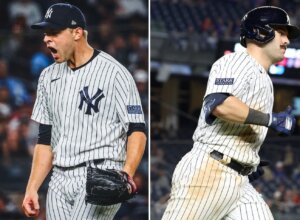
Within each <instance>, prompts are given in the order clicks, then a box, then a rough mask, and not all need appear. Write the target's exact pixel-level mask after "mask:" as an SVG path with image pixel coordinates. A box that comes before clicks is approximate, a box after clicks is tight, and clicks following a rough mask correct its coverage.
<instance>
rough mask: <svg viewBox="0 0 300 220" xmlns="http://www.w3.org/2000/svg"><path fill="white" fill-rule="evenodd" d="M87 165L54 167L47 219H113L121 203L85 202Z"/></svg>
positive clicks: (47, 206) (47, 203) (48, 196)
mask: <svg viewBox="0 0 300 220" xmlns="http://www.w3.org/2000/svg"><path fill="white" fill-rule="evenodd" d="M85 183H86V167H85V166H83V167H79V168H75V169H67V170H63V169H60V168H57V167H54V168H53V174H52V176H51V181H50V183H49V188H48V193H47V200H46V217H47V220H57V219H60V220H77V219H78V220H82V219H86V220H92V219H103V220H104V219H106V220H112V219H113V217H114V216H115V214H116V213H117V211H118V209H119V208H120V206H121V204H116V205H111V206H96V205H92V204H89V203H85Z"/></svg>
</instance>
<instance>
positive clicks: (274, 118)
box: [269, 106, 296, 135]
mask: <svg viewBox="0 0 300 220" xmlns="http://www.w3.org/2000/svg"><path fill="white" fill-rule="evenodd" d="M295 125H296V119H295V116H294V115H293V114H292V107H291V106H288V107H287V109H286V110H285V111H284V112H279V113H272V114H271V115H270V121H269V127H270V128H272V129H274V130H275V131H278V132H279V134H285V135H291V134H292V133H293V131H294V129H295Z"/></svg>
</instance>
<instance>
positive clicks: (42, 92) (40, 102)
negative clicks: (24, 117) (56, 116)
mask: <svg viewBox="0 0 300 220" xmlns="http://www.w3.org/2000/svg"><path fill="white" fill-rule="evenodd" d="M47 85H49V83H46V72H45V71H43V72H42V73H41V75H40V77H39V82H38V87H37V92H36V100H35V103H34V106H33V111H32V115H31V119H32V120H34V121H37V122H39V123H41V124H45V125H51V124H52V121H51V115H50V111H49V105H48V93H47Z"/></svg>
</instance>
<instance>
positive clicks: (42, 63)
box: [30, 43, 53, 82]
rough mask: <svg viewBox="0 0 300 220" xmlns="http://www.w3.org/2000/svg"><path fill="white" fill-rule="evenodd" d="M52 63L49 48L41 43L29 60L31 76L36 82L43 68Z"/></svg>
mask: <svg viewBox="0 0 300 220" xmlns="http://www.w3.org/2000/svg"><path fill="white" fill-rule="evenodd" d="M51 63H53V59H52V57H51V53H50V50H49V49H48V48H47V46H46V44H45V43H42V44H41V45H40V47H39V50H38V51H37V52H35V53H34V54H33V55H32V57H31V60H30V69H31V77H32V79H33V80H34V81H35V82H37V80H38V78H39V76H40V73H41V72H42V70H43V69H44V68H46V67H47V66H49V65H50V64H51Z"/></svg>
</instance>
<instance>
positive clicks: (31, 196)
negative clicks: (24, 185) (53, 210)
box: [22, 192, 40, 217]
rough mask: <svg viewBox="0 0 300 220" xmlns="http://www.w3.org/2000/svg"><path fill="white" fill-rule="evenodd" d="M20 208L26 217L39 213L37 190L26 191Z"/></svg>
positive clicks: (35, 215)
mask: <svg viewBox="0 0 300 220" xmlns="http://www.w3.org/2000/svg"><path fill="white" fill-rule="evenodd" d="M22 208H23V211H24V213H25V215H26V216H27V217H37V216H38V215H39V213H40V205H39V196H38V193H37V192H26V194H25V197H24V200H23V203H22Z"/></svg>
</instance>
